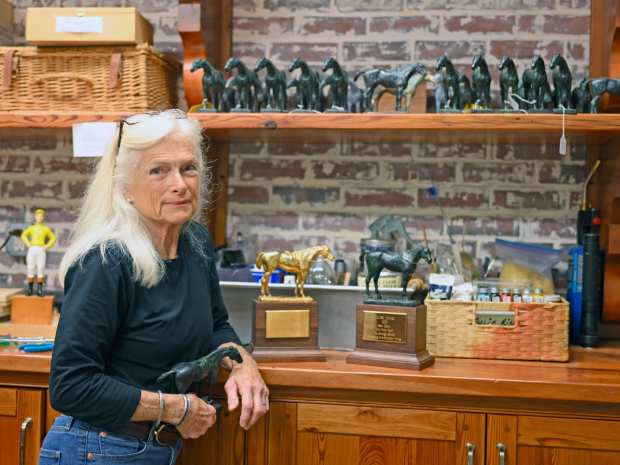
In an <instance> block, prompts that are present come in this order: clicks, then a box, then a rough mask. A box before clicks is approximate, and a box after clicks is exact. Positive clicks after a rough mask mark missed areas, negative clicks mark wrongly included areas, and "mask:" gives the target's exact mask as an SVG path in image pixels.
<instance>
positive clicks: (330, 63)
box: [319, 57, 349, 110]
mask: <svg viewBox="0 0 620 465" xmlns="http://www.w3.org/2000/svg"><path fill="white" fill-rule="evenodd" d="M328 69H331V70H332V74H331V75H329V76H326V77H325V78H324V79H323V80H322V81H321V84H320V86H319V90H320V93H321V95H323V88H324V87H325V86H329V96H328V101H329V102H331V107H332V108H338V109H342V110H347V106H348V102H347V93H348V90H349V76H348V74H347V72H346V71H345V70H343V69H342V67H341V66H340V64H339V63H338V61H336V59H335V58H334V57H329V58H327V59H326V60H325V63H323V68H322V71H323V72H326V71H327V70H328Z"/></svg>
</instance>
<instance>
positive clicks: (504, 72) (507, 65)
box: [498, 56, 519, 110]
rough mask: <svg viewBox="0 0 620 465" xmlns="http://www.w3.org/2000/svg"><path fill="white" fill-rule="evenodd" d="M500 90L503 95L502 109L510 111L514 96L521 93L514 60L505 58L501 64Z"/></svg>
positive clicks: (499, 67)
mask: <svg viewBox="0 0 620 465" xmlns="http://www.w3.org/2000/svg"><path fill="white" fill-rule="evenodd" d="M498 69H499V71H500V73H499V90H500V95H501V99H502V102H501V108H503V109H505V110H509V109H510V108H511V107H510V104H509V103H508V102H510V101H511V100H512V94H517V93H518V92H519V73H517V67H516V66H515V62H514V61H513V60H512V58H510V57H508V56H503V57H502V59H501V60H500V62H499V66H498Z"/></svg>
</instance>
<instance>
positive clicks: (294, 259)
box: [256, 245, 334, 300]
mask: <svg viewBox="0 0 620 465" xmlns="http://www.w3.org/2000/svg"><path fill="white" fill-rule="evenodd" d="M318 256H322V257H325V258H326V259H327V260H329V261H333V260H334V256H333V255H332V253H331V251H330V250H329V247H327V246H326V245H318V246H315V247H310V248H307V249H302V250H296V251H293V252H290V251H288V250H285V251H283V252H277V251H272V252H260V253H259V254H258V255H257V256H256V266H257V267H258V268H262V269H263V271H264V274H263V277H262V278H261V281H260V297H259V300H269V299H271V298H273V299H278V300H282V297H272V296H271V293H270V292H269V278H270V277H271V273H273V272H274V270H275V269H276V268H281V269H283V270H284V271H288V272H290V273H295V298H296V299H310V300H311V299H312V298H311V297H307V296H306V295H305V294H304V282H305V281H306V278H307V276H308V272H309V271H310V265H311V264H312V262H314V260H316V259H317V257H318Z"/></svg>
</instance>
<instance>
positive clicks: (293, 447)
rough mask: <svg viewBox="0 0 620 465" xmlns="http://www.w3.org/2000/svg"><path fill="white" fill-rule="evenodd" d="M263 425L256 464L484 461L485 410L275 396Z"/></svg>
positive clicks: (398, 464) (400, 464)
mask: <svg viewBox="0 0 620 465" xmlns="http://www.w3.org/2000/svg"><path fill="white" fill-rule="evenodd" d="M266 427H267V428H268V433H267V434H266V435H265V437H267V438H268V440H267V444H266V448H264V452H265V454H264V456H265V457H266V461H264V462H260V461H256V462H254V463H255V464H256V465H259V464H261V465H262V464H265V465H266V464H268V465H365V464H368V465H370V464H376V465H379V464H386V465H387V464H390V465H392V464H394V465H410V464H427V463H428V464H430V463H432V464H436V465H448V464H449V465H454V464H463V465H465V464H466V463H471V464H472V465H483V464H484V430H485V418H484V415H483V414H470V413H456V412H450V411H432V410H421V409H409V408H391V407H375V406H358V405H337V404H320V403H293V402H276V403H274V404H273V405H272V407H271V411H270V413H269V418H268V421H267V422H266ZM468 451H470V455H471V459H470V462H467V456H468Z"/></svg>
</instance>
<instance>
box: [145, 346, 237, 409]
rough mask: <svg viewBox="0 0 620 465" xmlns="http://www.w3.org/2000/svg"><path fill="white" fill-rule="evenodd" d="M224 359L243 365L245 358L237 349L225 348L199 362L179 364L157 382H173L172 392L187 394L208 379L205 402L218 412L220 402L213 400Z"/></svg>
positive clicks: (215, 351)
mask: <svg viewBox="0 0 620 465" xmlns="http://www.w3.org/2000/svg"><path fill="white" fill-rule="evenodd" d="M224 357H229V358H230V359H231V360H234V361H235V362H237V363H243V358H242V357H241V354H240V353H239V351H238V350H237V349H236V348H235V347H232V346H228V347H223V348H220V349H217V350H214V351H213V352H211V353H210V354H208V355H205V356H204V357H202V358H199V359H198V360H194V361H192V362H181V363H177V364H176V365H175V366H173V367H172V369H170V370H169V371H166V372H165V373H163V374H162V375H160V376H159V377H158V378H157V382H158V383H161V382H163V381H165V380H168V381H169V382H171V384H170V388H169V391H170V392H173V393H176V394H185V393H186V392H187V390H188V389H189V388H190V386H191V385H192V384H194V383H198V382H201V381H203V380H204V379H205V378H207V382H208V390H207V397H206V398H204V399H203V400H205V401H206V402H207V403H209V404H211V405H213V406H214V407H215V408H216V410H218V406H219V402H217V401H214V400H213V386H214V385H215V381H216V379H217V374H218V371H219V369H220V362H221V361H222V359H223V358H224Z"/></svg>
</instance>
